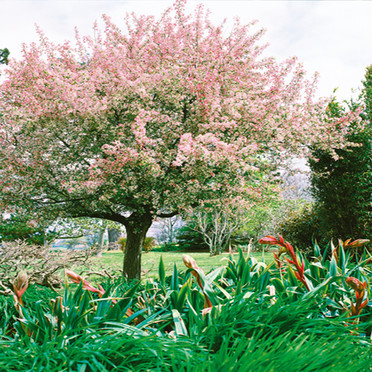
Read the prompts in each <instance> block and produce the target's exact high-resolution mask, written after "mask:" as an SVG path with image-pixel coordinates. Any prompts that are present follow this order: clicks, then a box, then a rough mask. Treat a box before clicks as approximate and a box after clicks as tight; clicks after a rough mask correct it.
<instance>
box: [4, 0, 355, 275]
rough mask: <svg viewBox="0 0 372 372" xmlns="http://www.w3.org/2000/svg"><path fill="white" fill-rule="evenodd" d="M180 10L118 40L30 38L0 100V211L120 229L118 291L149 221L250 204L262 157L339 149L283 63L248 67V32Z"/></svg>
mask: <svg viewBox="0 0 372 372" xmlns="http://www.w3.org/2000/svg"><path fill="white" fill-rule="evenodd" d="M184 8H185V2H184V1H181V0H180V1H177V2H176V3H175V5H174V6H173V7H172V8H170V9H168V10H167V11H166V12H165V13H164V14H163V15H162V17H161V18H160V19H159V20H157V19H155V18H154V17H151V16H148V17H146V16H139V17H137V16H136V15H130V16H127V17H126V19H125V24H126V29H125V31H123V32H122V31H121V30H120V29H119V28H118V27H117V26H116V25H114V24H113V23H112V22H111V21H110V19H109V18H108V17H104V21H105V28H104V31H103V32H100V31H99V30H98V29H96V30H95V38H94V39H92V38H89V37H80V36H79V34H77V43H76V45H75V46H72V45H71V44H70V43H68V42H66V43H64V44H62V45H55V44H53V43H52V42H50V41H49V40H48V39H47V38H46V37H45V35H44V34H43V33H42V32H41V31H39V34H40V43H39V44H36V43H34V44H31V45H30V46H29V47H25V49H24V51H23V58H22V60H20V61H17V62H16V61H14V62H13V61H12V62H11V63H10V64H9V66H8V68H7V75H6V80H5V82H4V83H3V84H2V86H1V89H0V91H1V99H0V112H1V113H2V123H1V130H0V160H1V162H0V164H1V165H0V178H1V182H0V207H2V208H9V207H10V206H11V205H15V204H16V205H21V206H23V207H25V208H29V209H30V210H36V211H38V212H39V213H41V214H43V215H47V216H48V217H49V216H50V218H56V217H57V216H59V217H91V218H102V219H106V220H111V221H116V222H118V223H121V224H123V225H124V226H125V228H126V233H127V244H126V250H125V258H124V266H123V272H124V274H125V275H127V276H128V277H129V278H139V277H140V273H141V247H142V246H143V241H144V239H145V236H146V233H147V231H148V229H149V228H150V226H151V224H152V221H153V220H154V219H155V218H157V217H171V216H174V215H176V214H178V213H179V212H180V210H186V209H190V208H192V207H195V206H197V205H199V204H201V203H202V202H203V201H207V200H210V199H213V198H215V195H216V192H218V193H220V194H223V195H224V196H225V198H226V199H230V198H234V197H235V196H236V195H240V196H241V197H243V198H244V197H245V195H252V194H255V193H259V190H260V185H256V187H251V186H250V185H248V186H247V180H249V179H250V177H251V174H252V173H253V172H254V170H253V169H254V168H253V166H255V167H259V166H260V160H262V159H264V158H265V159H267V158H269V157H270V158H271V159H278V158H282V157H284V156H290V154H291V153H294V152H299V151H304V150H305V149H306V146H308V145H310V144H312V143H314V142H317V143H318V146H320V147H321V148H323V147H327V146H328V145H329V143H332V144H334V146H335V147H337V146H343V145H345V142H344V140H343V136H342V132H340V131H339V130H338V129H339V128H340V127H343V125H346V124H347V122H348V121H349V120H350V119H349V118H348V117H347V118H346V119H342V120H341V119H340V120H339V119H337V120H334V121H332V120H329V121H328V122H327V123H324V122H323V120H322V118H321V113H322V112H324V104H325V102H323V101H322V102H318V103H314V99H313V94H314V89H315V81H313V80H312V81H308V80H306V79H305V76H304V70H303V68H302V66H301V65H300V64H297V61H296V59H295V58H291V59H288V60H287V61H285V62H283V63H281V64H279V63H277V62H276V61H275V60H274V59H273V58H264V59H262V58H260V54H261V52H262V50H263V47H262V46H259V45H258V44H257V41H258V39H259V38H260V36H261V35H262V31H258V32H256V33H255V32H253V31H252V24H250V25H240V24H239V22H236V23H235V25H234V27H233V28H232V30H231V32H227V31H226V30H225V29H224V28H223V26H214V25H213V24H211V22H210V21H209V19H208V17H207V15H206V13H205V12H204V10H203V8H202V7H198V8H197V10H196V12H195V15H188V14H186V12H185V9H184Z"/></svg>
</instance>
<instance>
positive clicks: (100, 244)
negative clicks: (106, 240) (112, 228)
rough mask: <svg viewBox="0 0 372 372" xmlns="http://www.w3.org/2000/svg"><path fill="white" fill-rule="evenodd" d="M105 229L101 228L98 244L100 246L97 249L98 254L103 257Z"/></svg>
mask: <svg viewBox="0 0 372 372" xmlns="http://www.w3.org/2000/svg"><path fill="white" fill-rule="evenodd" d="M105 230H106V229H104V228H101V229H100V230H99V233H98V242H97V246H98V251H97V256H98V257H102V251H103V237H104V234H105Z"/></svg>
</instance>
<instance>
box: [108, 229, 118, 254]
mask: <svg viewBox="0 0 372 372" xmlns="http://www.w3.org/2000/svg"><path fill="white" fill-rule="evenodd" d="M119 238H120V230H119V229H112V228H109V229H108V242H109V247H108V250H109V251H113V250H118V249H119V244H118V239H119Z"/></svg>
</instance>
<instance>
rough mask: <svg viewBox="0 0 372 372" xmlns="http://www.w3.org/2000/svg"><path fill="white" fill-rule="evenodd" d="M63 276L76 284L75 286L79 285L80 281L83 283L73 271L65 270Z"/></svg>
mask: <svg viewBox="0 0 372 372" xmlns="http://www.w3.org/2000/svg"><path fill="white" fill-rule="evenodd" d="M65 274H66V275H67V276H68V277H69V279H70V280H71V281H72V282H74V283H76V284H79V283H81V282H82V281H84V279H83V278H82V277H81V276H80V275H79V274H76V273H75V272H74V271H72V270H67V269H65Z"/></svg>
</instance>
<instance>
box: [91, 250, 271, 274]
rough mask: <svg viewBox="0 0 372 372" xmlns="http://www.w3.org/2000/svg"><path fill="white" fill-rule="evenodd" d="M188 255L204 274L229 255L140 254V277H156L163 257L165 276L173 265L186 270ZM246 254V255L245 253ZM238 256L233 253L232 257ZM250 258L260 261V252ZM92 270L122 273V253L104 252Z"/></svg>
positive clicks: (196, 253) (267, 259) (224, 262)
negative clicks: (185, 258)
mask: <svg viewBox="0 0 372 372" xmlns="http://www.w3.org/2000/svg"><path fill="white" fill-rule="evenodd" d="M183 254H189V255H190V256H191V257H193V258H194V259H195V260H196V262H197V264H198V266H199V267H200V268H201V269H203V270H204V271H205V272H206V273H208V272H210V271H211V270H213V269H215V268H217V267H219V266H222V265H226V263H227V259H228V258H229V256H230V254H229V253H223V254H221V255H219V256H212V257H211V256H210V255H209V253H204V252H203V253H199V252H193V253H185V252H149V253H143V254H142V271H143V272H142V276H143V277H148V278H151V277H157V275H158V267H159V261H160V257H163V261H164V265H165V270H166V275H171V274H172V272H173V265H174V264H176V265H177V268H178V270H179V271H183V270H186V267H185V265H184V264H183V261H182V255H183ZM245 254H246V253H245ZM237 256H238V254H237V253H235V254H234V257H237ZM251 256H253V257H255V258H256V259H257V260H259V261H262V252H252V253H251ZM265 260H266V262H267V263H269V262H271V261H272V255H271V254H268V253H266V255H265ZM93 263H94V268H95V269H96V270H102V269H106V270H108V271H109V272H112V271H115V272H116V271H122V267H123V253H122V252H121V251H106V252H103V254H102V257H96V258H94V259H93Z"/></svg>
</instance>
